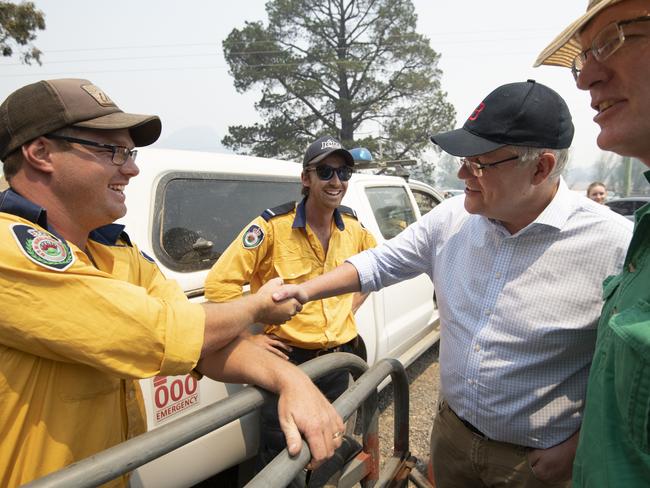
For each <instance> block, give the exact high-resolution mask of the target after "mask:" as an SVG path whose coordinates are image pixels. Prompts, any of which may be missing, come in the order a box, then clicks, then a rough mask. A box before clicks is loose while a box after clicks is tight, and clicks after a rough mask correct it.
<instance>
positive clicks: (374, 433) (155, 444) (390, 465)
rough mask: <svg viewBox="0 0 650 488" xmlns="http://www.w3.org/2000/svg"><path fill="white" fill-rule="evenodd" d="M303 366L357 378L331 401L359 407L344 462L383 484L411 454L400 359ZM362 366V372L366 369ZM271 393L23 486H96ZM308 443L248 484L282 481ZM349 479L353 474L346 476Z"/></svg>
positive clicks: (341, 359) (349, 409) (232, 402)
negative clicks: (387, 416) (385, 405)
mask: <svg viewBox="0 0 650 488" xmlns="http://www.w3.org/2000/svg"><path fill="white" fill-rule="evenodd" d="M300 367H301V369H303V371H305V373H306V374H307V375H308V376H309V377H310V378H312V379H318V378H320V377H322V376H324V375H325V374H328V373H330V372H331V371H333V370H336V369H347V370H349V371H350V373H351V374H352V376H353V378H355V379H356V378H358V380H357V381H356V382H355V383H354V384H353V385H352V386H351V387H350V388H349V389H348V390H346V391H345V393H343V395H341V397H339V398H338V399H337V400H336V401H335V402H334V407H335V408H336V410H337V412H338V413H339V415H341V416H342V417H343V418H344V419H347V418H348V417H350V415H352V413H354V411H355V410H357V408H359V406H361V407H362V419H363V452H362V453H361V454H359V455H358V456H357V457H356V458H355V460H353V461H352V462H351V463H349V466H348V467H347V471H348V474H350V473H352V477H353V478H357V479H356V480H355V482H358V481H361V483H362V486H374V485H375V484H377V483H378V484H379V486H384V485H385V484H386V483H387V482H388V481H389V480H390V479H392V478H394V477H395V476H396V475H397V473H398V472H399V470H400V466H403V464H404V462H405V461H406V459H407V458H408V456H409V451H408V432H409V430H408V428H409V419H408V409H409V403H408V402H409V399H408V381H407V378H406V373H405V371H404V367H403V366H402V364H401V363H400V362H399V361H397V360H395V359H383V360H381V361H379V362H378V363H377V364H376V365H374V366H373V367H372V368H370V369H368V366H367V364H366V363H365V362H364V361H363V360H361V359H360V358H358V357H357V356H354V355H352V354H348V353H334V354H328V355H326V356H321V357H319V358H317V359H314V360H311V361H308V362H306V363H304V364H302V365H301V366H300ZM364 371H365V373H364ZM388 375H390V376H391V378H392V381H393V387H394V397H395V414H394V419H395V426H394V432H395V438H394V453H393V456H392V457H391V459H390V460H389V461H388V462H387V463H386V467H385V468H384V470H383V471H382V473H381V474H379V472H378V471H379V469H378V467H379V441H378V421H377V418H378V407H377V386H378V385H379V384H380V383H381V382H382V381H383V379H384V378H386V377H387V376H388ZM270 398H272V394H270V393H268V392H266V391H264V390H262V389H259V388H257V387H253V386H250V387H247V388H245V389H243V390H242V391H240V392H238V393H236V394H234V395H232V396H230V397H228V398H226V399H224V400H221V401H219V402H216V403H214V404H212V405H208V406H206V407H204V408H202V409H200V410H198V411H196V412H194V413H191V414H188V415H186V416H184V417H182V418H180V419H177V420H174V421H171V422H169V423H168V424H166V425H163V426H162V427H159V428H157V429H154V430H152V431H149V432H146V433H144V434H142V435H139V436H137V437H134V438H133V439H130V440H128V441H126V442H123V443H121V444H119V445H117V446H114V447H111V448H109V449H106V450H105V451H102V452H100V453H97V454H95V455H93V456H90V457H88V458H86V459H83V460H81V461H78V462H76V463H74V464H71V465H70V466H67V467H65V468H63V469H61V470H59V471H56V472H54V473H52V474H49V475H47V476H44V477H43V478H40V479H38V480H35V481H32V482H31V483H29V484H27V485H25V486H26V487H29V488H39V487H40V488H43V487H47V488H59V487H61V488H63V487H66V488H67V487H69V486H75V487H79V488H83V487H94V486H98V485H101V484H102V483H105V482H107V481H110V480H112V479H114V478H117V477H118V476H120V475H123V474H125V473H128V472H130V471H132V470H134V469H136V468H138V467H139V466H142V465H143V464H146V463H148V462H149V461H152V460H153V459H156V458H158V457H160V456H163V455H165V454H167V453H169V452H171V451H173V450H174V449H177V448H179V447H181V446H183V445H185V444H187V443H189V442H191V441H193V440H195V439H197V438H199V437H201V436H203V435H205V434H208V433H209V432H212V431H214V430H216V429H218V428H219V427H222V426H224V425H226V424H228V423H229V422H232V421H233V420H236V419H238V418H240V417H241V416H243V415H245V414H247V413H249V412H251V411H253V410H254V409H256V408H259V407H261V406H262V404H263V403H264V402H265V401H267V400H269V399H270ZM309 459H310V453H309V448H308V447H307V444H306V443H303V447H302V450H301V452H300V454H299V455H298V456H295V457H293V458H291V457H289V455H288V453H287V451H286V450H285V451H283V452H282V453H281V454H279V455H278V456H277V457H276V458H275V459H274V460H273V461H272V462H271V463H270V464H269V465H268V466H267V467H266V468H265V469H264V470H263V471H261V472H260V473H259V474H258V475H257V476H256V477H255V478H254V479H253V480H252V481H251V482H250V483H249V485H247V486H250V487H265V488H266V487H269V486H286V485H287V484H288V483H289V482H290V481H291V480H292V479H293V478H294V477H295V476H296V474H298V473H299V472H300V471H301V470H302V469H303V468H304V467H305V466H306V465H307V463H308V462H309ZM348 479H351V477H350V476H348Z"/></svg>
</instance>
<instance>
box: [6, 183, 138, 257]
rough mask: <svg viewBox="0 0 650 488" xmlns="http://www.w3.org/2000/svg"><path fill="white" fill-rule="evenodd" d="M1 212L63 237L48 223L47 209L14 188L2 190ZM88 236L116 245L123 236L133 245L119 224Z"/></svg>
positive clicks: (94, 231)
mask: <svg viewBox="0 0 650 488" xmlns="http://www.w3.org/2000/svg"><path fill="white" fill-rule="evenodd" d="M0 212H5V213H9V214H12V215H16V216H18V217H21V218H23V219H25V220H29V221H30V222H33V223H35V224H37V225H39V226H40V227H42V228H43V229H47V231H48V232H50V233H52V234H54V235H56V236H57V237H59V238H61V236H60V235H59V234H58V233H57V232H56V230H55V229H53V228H51V227H50V226H49V225H48V223H47V210H45V209H44V208H43V207H39V206H38V205H36V204H35V203H33V202H31V201H29V200H27V199H26V198H25V197H23V196H21V195H20V194H19V193H17V192H16V191H15V190H14V189H13V188H9V189H7V190H5V191H3V192H0ZM88 237H89V238H90V239H92V240H93V241H97V242H99V243H100V244H107V245H115V244H116V243H117V240H118V239H119V238H120V237H122V238H123V239H124V240H125V241H126V242H127V243H128V244H129V245H131V242H130V241H129V238H128V236H127V235H126V233H125V232H124V226H123V225H119V224H109V225H104V226H102V227H99V228H97V229H95V230H93V231H92V232H91V233H90V234H89V235H88Z"/></svg>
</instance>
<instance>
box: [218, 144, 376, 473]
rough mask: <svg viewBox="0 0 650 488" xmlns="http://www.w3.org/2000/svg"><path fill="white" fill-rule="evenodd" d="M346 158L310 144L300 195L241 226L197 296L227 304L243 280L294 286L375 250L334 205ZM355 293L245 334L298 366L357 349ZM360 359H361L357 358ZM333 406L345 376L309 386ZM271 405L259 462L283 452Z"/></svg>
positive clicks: (333, 147)
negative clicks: (280, 281)
mask: <svg viewBox="0 0 650 488" xmlns="http://www.w3.org/2000/svg"><path fill="white" fill-rule="evenodd" d="M353 165H354V158H353V157H352V155H351V154H350V153H349V152H348V151H347V150H346V149H344V148H343V146H342V145H341V143H340V142H339V141H337V140H336V139H334V138H332V137H329V136H325V137H321V138H319V139H318V140H316V141H315V142H313V143H312V144H311V145H310V146H309V148H308V149H307V151H306V153H305V157H304V160H303V172H302V176H301V178H302V184H303V195H305V198H304V199H303V200H302V201H301V202H300V203H298V204H296V203H295V202H291V203H287V204H284V205H281V206H279V207H276V208H272V209H268V210H265V211H264V212H263V213H262V215H261V216H259V217H257V218H256V219H255V220H253V222H251V223H250V224H249V225H248V226H246V227H245V228H244V230H243V231H242V232H241V234H240V235H239V237H238V238H237V239H235V240H234V241H233V242H232V243H231V244H230V246H229V247H228V249H226V251H225V252H224V253H223V255H222V256H221V258H219V261H217V263H216V264H215V265H214V267H213V268H212V270H211V271H210V273H209V274H208V277H207V280H206V284H205V296H206V298H207V299H208V300H211V301H218V302H224V301H230V300H234V299H236V298H238V297H240V296H241V295H242V287H243V286H244V285H245V284H247V283H250V287H251V292H253V293H254V292H256V291H257V290H258V289H259V288H260V287H261V286H262V285H263V284H264V283H266V282H267V281H269V280H271V279H273V278H275V277H280V278H282V279H283V280H284V282H285V283H301V282H303V281H307V280H308V279H310V278H313V277H315V276H319V275H321V274H322V273H325V272H327V271H329V270H331V269H334V268H336V267H337V266H338V265H339V264H341V263H343V261H345V259H347V258H348V257H350V256H353V255H354V254H357V253H359V252H361V251H363V250H365V249H369V248H371V247H374V246H375V245H376V242H375V239H374V237H373V236H372V234H370V232H368V231H367V230H366V229H365V228H364V227H363V226H362V225H361V224H360V223H359V221H358V220H357V218H356V215H355V213H354V211H352V210H351V209H349V208H347V207H344V206H340V203H341V200H342V198H343V196H344V195H345V192H346V190H347V187H348V180H349V179H350V177H351V175H352V168H353ZM364 299H365V295H361V294H359V293H356V294H347V295H342V296H340V297H333V298H327V299H325V300H320V301H315V302H311V303H309V304H308V305H306V306H305V307H304V308H303V310H302V312H300V313H299V314H297V315H296V316H294V317H293V318H292V319H291V320H290V321H289V322H287V323H285V324H283V325H282V326H275V325H267V326H266V327H265V329H264V332H265V333H264V334H260V335H255V336H250V337H249V339H251V340H253V341H255V342H257V343H258V344H260V345H262V346H263V347H265V348H267V349H268V350H270V351H272V352H274V353H275V354H277V355H278V356H280V357H283V358H286V359H288V360H290V361H291V362H293V363H295V364H301V363H303V362H305V361H308V360H310V359H313V358H314V357H316V356H319V355H322V354H324V353H329V352H336V351H343V352H353V353H358V351H359V350H360V348H359V344H358V339H357V329H356V324H355V321H354V312H355V311H356V310H357V309H358V308H359V306H360V305H361V304H362V303H363V300H364ZM360 355H362V356H363V354H360ZM316 384H317V386H318V387H319V388H320V389H321V391H322V392H323V393H324V394H325V396H326V397H327V398H328V399H329V400H330V401H334V400H335V399H336V398H337V397H338V396H339V395H340V394H341V393H342V392H343V391H345V389H346V388H347V385H348V375H347V372H336V373H333V374H330V375H328V376H325V377H324V378H322V379H321V380H319V381H317V382H316ZM284 446H285V444H284V439H282V435H281V431H280V430H279V425H278V419H277V411H276V410H275V407H274V405H269V406H266V407H265V408H264V409H263V411H262V446H261V449H260V462H261V464H267V463H268V462H270V461H271V460H272V459H273V457H274V456H276V455H277V454H278V453H279V452H280V451H281V450H282V449H284Z"/></svg>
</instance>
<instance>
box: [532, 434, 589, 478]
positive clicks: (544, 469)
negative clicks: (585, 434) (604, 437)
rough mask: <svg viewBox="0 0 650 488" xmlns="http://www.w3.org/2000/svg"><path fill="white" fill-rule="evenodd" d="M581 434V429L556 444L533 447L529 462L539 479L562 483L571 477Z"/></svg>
mask: <svg viewBox="0 0 650 488" xmlns="http://www.w3.org/2000/svg"><path fill="white" fill-rule="evenodd" d="M579 435H580V431H578V432H576V433H575V434H573V435H572V436H571V437H569V438H568V439H567V440H565V441H564V442H562V443H560V444H558V445H556V446H553V447H549V448H548V449H533V450H532V451H530V452H529V453H528V462H529V463H530V466H531V468H532V470H533V473H534V474H535V477H536V478H537V479H538V480H540V481H543V482H546V483H560V482H562V481H569V480H570V479H571V473H572V471H573V459H574V458H575V457H576V448H577V447H578V436H579Z"/></svg>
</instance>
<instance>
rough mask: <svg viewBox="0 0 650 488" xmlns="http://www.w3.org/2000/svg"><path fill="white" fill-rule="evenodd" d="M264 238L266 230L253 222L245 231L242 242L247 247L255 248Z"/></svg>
mask: <svg viewBox="0 0 650 488" xmlns="http://www.w3.org/2000/svg"><path fill="white" fill-rule="evenodd" d="M263 240H264V231H263V230H262V229H261V228H260V226H259V225H256V224H253V225H251V226H250V227H249V228H248V230H247V231H246V232H245V233H244V237H243V238H242V244H243V245H244V247H245V248H246V249H255V248H256V247H257V246H259V245H260V244H262V241H263Z"/></svg>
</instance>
